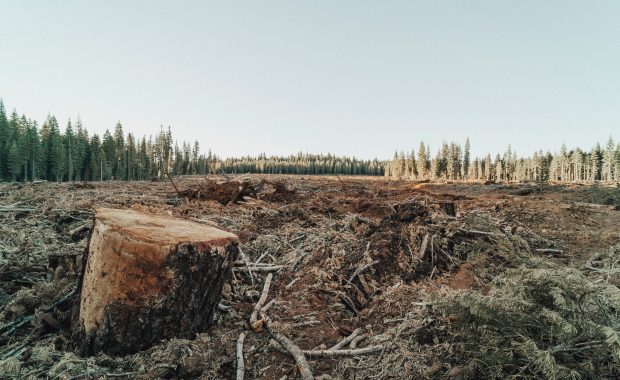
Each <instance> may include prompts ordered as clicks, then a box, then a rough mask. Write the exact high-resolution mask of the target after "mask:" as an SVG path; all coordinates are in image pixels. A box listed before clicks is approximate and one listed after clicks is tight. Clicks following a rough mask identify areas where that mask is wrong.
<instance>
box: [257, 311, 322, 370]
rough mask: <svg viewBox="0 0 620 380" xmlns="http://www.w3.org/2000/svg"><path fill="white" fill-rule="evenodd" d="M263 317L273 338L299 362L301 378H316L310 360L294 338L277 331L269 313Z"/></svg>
mask: <svg viewBox="0 0 620 380" xmlns="http://www.w3.org/2000/svg"><path fill="white" fill-rule="evenodd" d="M262 318H263V319H264V320H265V325H266V326H267V331H269V335H271V337H272V338H273V339H275V340H276V341H277V342H278V343H280V345H281V346H282V347H284V349H285V350H286V351H288V353H289V354H290V355H291V356H292V357H293V359H295V362H296V363H297V368H298V369H299V374H300V375H301V378H302V379H304V380H314V375H312V370H310V366H309V365H308V361H307V360H306V357H305V355H304V352H303V351H302V350H301V348H299V346H297V345H296V344H295V343H293V341H292V340H290V339H289V338H287V337H286V335H284V334H282V333H279V332H277V331H275V330H274V329H273V328H272V325H271V319H269V317H268V316H267V315H264V314H263V315H262Z"/></svg>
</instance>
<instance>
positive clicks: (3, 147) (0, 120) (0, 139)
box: [0, 99, 9, 180]
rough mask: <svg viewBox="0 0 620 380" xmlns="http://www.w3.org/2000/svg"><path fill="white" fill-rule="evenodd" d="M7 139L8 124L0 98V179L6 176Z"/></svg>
mask: <svg viewBox="0 0 620 380" xmlns="http://www.w3.org/2000/svg"><path fill="white" fill-rule="evenodd" d="M8 141H9V124H8V120H7V118H6V111H5V109H4V103H3V102H2V99H0V180H2V179H7V177H8V165H7V162H8V152H9V150H8V146H7V144H8Z"/></svg>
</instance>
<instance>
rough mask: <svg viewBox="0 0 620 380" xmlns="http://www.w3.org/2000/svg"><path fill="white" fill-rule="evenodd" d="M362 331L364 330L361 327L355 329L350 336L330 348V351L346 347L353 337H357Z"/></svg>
mask: <svg viewBox="0 0 620 380" xmlns="http://www.w3.org/2000/svg"><path fill="white" fill-rule="evenodd" d="M361 332H362V329H360V328H357V329H355V330H353V332H352V333H351V334H350V335H349V336H348V337H346V338H344V339H343V340H341V341H340V342H339V343H338V344H336V345H335V346H333V347H332V348H330V349H328V351H333V350H339V349H341V348H342V347H344V346H346V345H347V344H349V342H351V341H352V340H353V339H355V337H357V336H358V335H359V334H360V333H361Z"/></svg>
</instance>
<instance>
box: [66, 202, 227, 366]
mask: <svg viewBox="0 0 620 380" xmlns="http://www.w3.org/2000/svg"><path fill="white" fill-rule="evenodd" d="M237 253H238V238H237V237H236V236H235V235H234V234H232V233H229V232H225V231H222V230H219V229H217V228H214V227H211V226H207V225H204V224H200V223H195V222H191V221H187V220H184V219H180V218H175V217H171V216H165V215H154V214H147V213H142V212H138V211H133V210H113V209H98V210H97V212H96V215H95V220H94V226H93V229H92V233H91V238H90V243H89V247H88V251H87V254H86V265H85V266H84V271H83V273H82V278H81V284H80V286H81V288H80V303H79V310H78V313H77V316H76V319H75V325H74V334H75V335H74V338H75V339H76V341H77V344H78V348H79V351H80V353H81V354H82V355H91V354H94V353H97V352H105V353H107V354H127V353H132V352H136V351H139V350H142V349H145V348H148V347H150V346H151V345H153V344H155V343H157V342H159V341H160V340H161V339H167V338H173V337H184V338H192V337H194V336H195V334H196V333H198V332H204V331H205V330H206V328H207V326H208V325H209V323H210V322H211V320H212V318H213V313H214V310H215V309H216V308H217V305H218V303H219V301H220V298H221V292H222V287H223V286H224V283H225V281H226V280H227V278H228V276H229V274H230V272H231V269H232V264H233V262H234V261H235V260H236V257H237Z"/></svg>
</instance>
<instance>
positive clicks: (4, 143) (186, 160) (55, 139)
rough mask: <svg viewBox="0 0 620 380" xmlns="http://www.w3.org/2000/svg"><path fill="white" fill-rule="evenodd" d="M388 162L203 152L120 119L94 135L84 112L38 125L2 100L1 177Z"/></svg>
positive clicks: (371, 166) (367, 168) (275, 170)
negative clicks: (129, 129) (136, 131)
mask: <svg viewBox="0 0 620 380" xmlns="http://www.w3.org/2000/svg"><path fill="white" fill-rule="evenodd" d="M385 164H386V163H385V161H379V160H376V159H375V160H359V159H357V158H354V157H339V156H335V155H332V154H326V155H323V154H307V153H299V154H296V155H291V156H269V157H268V156H266V155H264V154H263V155H259V156H256V157H250V156H247V157H241V158H227V159H224V160H222V159H220V158H219V157H217V156H216V155H214V154H213V153H211V151H210V150H209V152H208V153H207V154H204V153H202V152H201V151H200V144H199V143H198V141H195V142H194V143H193V144H192V143H188V142H181V143H179V142H177V141H176V140H175V139H174V138H173V136H172V132H171V130H170V127H168V128H167V129H164V128H163V127H162V128H160V131H159V133H157V134H156V135H155V136H148V137H146V136H145V137H142V138H137V137H135V136H134V135H133V134H132V133H126V132H125V130H124V127H123V125H122V124H121V122H118V123H117V124H116V126H115V127H114V130H113V131H109V130H107V131H105V133H104V134H103V136H99V135H97V134H92V135H90V134H89V133H88V131H87V130H86V128H85V127H84V125H83V124H82V121H81V120H80V119H79V118H78V119H76V121H75V122H74V121H72V120H69V121H68V122H67V124H66V125H65V126H64V127H62V126H61V125H60V124H59V122H58V120H57V119H56V118H55V117H54V116H53V115H49V116H48V117H47V118H46V120H45V121H44V122H43V124H42V125H41V126H40V127H39V126H38V125H37V122H36V121H33V120H31V119H27V118H26V117H25V116H21V117H20V116H18V114H17V112H16V111H13V112H12V113H11V115H7V112H6V109H5V107H4V104H3V103H2V101H1V100H0V181H32V180H39V179H41V180H49V181H58V182H61V181H105V180H129V181H133V180H150V179H152V178H154V177H157V178H163V177H164V176H165V175H166V173H169V174H171V175H184V174H210V173H220V172H226V173H266V174H342V175H379V176H382V175H383V174H384V167H385Z"/></svg>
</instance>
